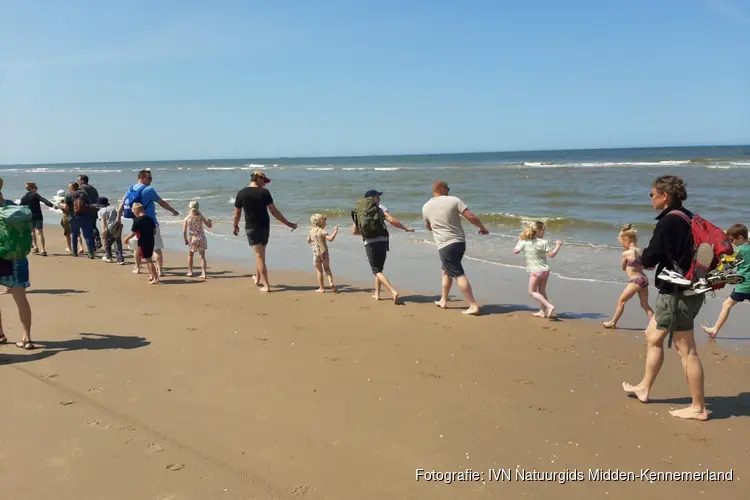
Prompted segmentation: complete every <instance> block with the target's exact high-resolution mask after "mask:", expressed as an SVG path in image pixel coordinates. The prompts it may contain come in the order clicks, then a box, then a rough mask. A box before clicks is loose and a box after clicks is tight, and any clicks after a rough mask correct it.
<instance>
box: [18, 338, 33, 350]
mask: <svg viewBox="0 0 750 500" xmlns="http://www.w3.org/2000/svg"><path fill="white" fill-rule="evenodd" d="M16 347H18V348H20V349H26V350H27V351H31V350H32V349H36V346H35V345H34V344H32V343H31V341H30V340H29V341H26V342H24V341H23V340H22V341H20V342H16Z"/></svg>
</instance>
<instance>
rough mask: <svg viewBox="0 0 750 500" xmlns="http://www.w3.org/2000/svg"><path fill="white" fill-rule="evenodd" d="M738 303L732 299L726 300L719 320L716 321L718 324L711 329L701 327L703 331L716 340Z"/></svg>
mask: <svg viewBox="0 0 750 500" xmlns="http://www.w3.org/2000/svg"><path fill="white" fill-rule="evenodd" d="M738 303H739V302H735V301H734V300H732V299H731V297H729V298H727V300H725V301H724V303H723V304H722V305H721V312H720V313H719V318H718V319H717V320H716V324H715V325H714V326H712V327H710V328H709V327H707V326H705V325H701V328H703V331H704V332H706V333H707V334H708V336H709V337H711V338H712V339H714V338H716V336H717V335H718V334H719V330H721V327H722V326H724V323H726V322H727V319H729V312H730V311H731V310H732V308H733V307H734V306H736V305H737V304H738Z"/></svg>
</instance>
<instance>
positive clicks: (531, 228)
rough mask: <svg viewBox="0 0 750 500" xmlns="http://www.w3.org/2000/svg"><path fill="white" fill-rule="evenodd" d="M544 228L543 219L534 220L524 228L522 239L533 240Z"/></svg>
mask: <svg viewBox="0 0 750 500" xmlns="http://www.w3.org/2000/svg"><path fill="white" fill-rule="evenodd" d="M543 229H544V222H541V221H534V222H532V223H531V224H529V225H528V226H526V228H524V230H523V232H522V233H521V239H522V240H533V239H534V238H536V234H537V233H538V232H539V231H542V230H543Z"/></svg>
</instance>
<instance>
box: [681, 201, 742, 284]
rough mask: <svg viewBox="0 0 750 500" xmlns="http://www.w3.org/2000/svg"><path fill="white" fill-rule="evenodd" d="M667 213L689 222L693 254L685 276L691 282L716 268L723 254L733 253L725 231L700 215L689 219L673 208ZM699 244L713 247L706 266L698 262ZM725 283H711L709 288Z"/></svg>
mask: <svg viewBox="0 0 750 500" xmlns="http://www.w3.org/2000/svg"><path fill="white" fill-rule="evenodd" d="M667 215H679V216H680V217H682V220H684V221H685V222H687V223H688V224H690V230H691V232H692V234H693V256H692V260H691V261H690V269H688V271H687V272H686V273H685V278H687V279H689V280H690V281H691V282H693V283H695V282H696V281H698V280H699V279H702V278H705V277H706V275H707V274H708V273H709V272H710V271H713V270H714V269H716V267H717V266H718V265H719V262H721V257H722V256H723V255H732V254H733V253H734V249H733V248H732V244H731V243H730V242H729V238H728V237H727V235H726V233H725V232H724V231H722V230H721V229H720V228H719V227H717V226H716V225H714V224H712V223H710V222H708V221H707V220H706V219H704V218H703V217H701V216H700V215H693V218H692V219H691V218H690V217H688V216H687V215H686V214H685V213H684V212H681V211H680V210H673V211H671V212H669V213H668V214H667ZM701 245H709V246H710V247H711V248H712V249H713V260H712V261H711V264H709V265H708V266H705V265H703V264H701V263H700V262H699V259H698V248H699V247H700V246H701ZM725 284H726V283H720V284H717V285H712V286H711V289H712V290H720V289H722V288H724V285H725Z"/></svg>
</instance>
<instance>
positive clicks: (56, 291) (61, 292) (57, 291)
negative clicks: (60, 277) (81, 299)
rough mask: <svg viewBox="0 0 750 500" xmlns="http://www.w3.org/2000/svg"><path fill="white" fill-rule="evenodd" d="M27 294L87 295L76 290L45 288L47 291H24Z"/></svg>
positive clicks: (82, 291) (84, 291)
mask: <svg viewBox="0 0 750 500" xmlns="http://www.w3.org/2000/svg"><path fill="white" fill-rule="evenodd" d="M26 293H27V294H29V293H33V294H48V295H67V294H73V293H89V291H88V290H76V289H74V288H47V289H31V290H27V291H26Z"/></svg>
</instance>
